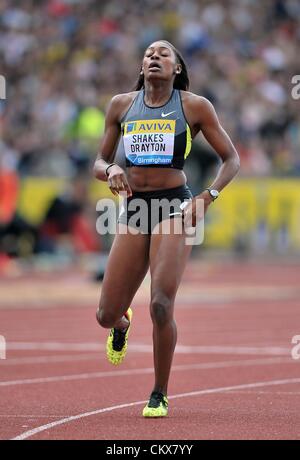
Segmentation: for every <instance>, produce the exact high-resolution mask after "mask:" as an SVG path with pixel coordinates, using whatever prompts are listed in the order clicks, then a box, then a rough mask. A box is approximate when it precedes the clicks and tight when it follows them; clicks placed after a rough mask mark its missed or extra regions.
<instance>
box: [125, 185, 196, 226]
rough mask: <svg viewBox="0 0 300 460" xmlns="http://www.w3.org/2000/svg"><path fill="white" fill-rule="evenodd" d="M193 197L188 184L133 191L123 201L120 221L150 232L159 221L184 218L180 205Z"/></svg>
mask: <svg viewBox="0 0 300 460" xmlns="http://www.w3.org/2000/svg"><path fill="white" fill-rule="evenodd" d="M192 198H193V195H192V192H191V191H190V189H189V187H188V186H187V185H186V184H184V185H180V186H179V187H175V188H169V189H160V190H153V191H148V192H133V194H132V196H131V197H128V198H125V199H124V201H123V203H122V206H121V209H120V213H119V218H118V223H122V224H126V225H128V226H129V227H133V228H135V229H137V230H139V232H140V233H146V234H150V233H152V232H153V229H154V227H155V226H156V225H157V224H158V223H159V222H161V221H163V220H165V219H172V218H174V217H181V218H182V215H183V211H182V208H181V207H180V206H181V205H182V203H184V202H185V201H190V200H191V199H192Z"/></svg>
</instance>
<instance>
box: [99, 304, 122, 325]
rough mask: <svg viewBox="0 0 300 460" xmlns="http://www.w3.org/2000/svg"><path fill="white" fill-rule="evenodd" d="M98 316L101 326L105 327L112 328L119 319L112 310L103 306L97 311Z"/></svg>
mask: <svg viewBox="0 0 300 460" xmlns="http://www.w3.org/2000/svg"><path fill="white" fill-rule="evenodd" d="M96 318H97V321H98V323H99V324H100V326H102V327H105V328H112V327H113V326H114V324H115V322H116V320H117V318H116V317H115V315H113V314H112V313H110V312H107V311H105V310H104V309H103V308H101V307H99V308H98V310H97V312H96Z"/></svg>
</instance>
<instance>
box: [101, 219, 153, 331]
mask: <svg viewBox="0 0 300 460" xmlns="http://www.w3.org/2000/svg"><path fill="white" fill-rule="evenodd" d="M125 228H126V227H125V224H118V230H121V229H123V232H124V229H125ZM149 244H150V235H146V234H141V233H138V234H132V233H130V232H126V234H125V232H124V234H123V233H122V232H121V231H118V232H117V234H116V235H115V238H114V241H113V244H112V247H111V250H110V254H109V258H108V262H107V267H106V269H105V274H104V279H103V283H102V289H101V296H100V302H99V308H98V311H97V320H98V322H99V324H100V325H101V326H102V327H105V328H113V327H115V328H116V329H124V328H126V327H127V326H128V324H129V323H128V320H127V319H126V317H125V316H123V315H124V314H125V313H126V311H127V310H128V308H129V306H130V304H131V301H132V299H133V297H134V295H135V293H136V291H137V289H138V288H139V286H140V284H141V283H142V281H143V279H144V277H145V275H146V273H147V270H148V267H149Z"/></svg>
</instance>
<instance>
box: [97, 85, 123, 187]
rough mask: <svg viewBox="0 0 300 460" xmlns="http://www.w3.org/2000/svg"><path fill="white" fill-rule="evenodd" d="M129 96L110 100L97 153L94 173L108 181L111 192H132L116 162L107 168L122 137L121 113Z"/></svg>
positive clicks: (100, 178) (120, 96) (98, 177)
mask: <svg viewBox="0 0 300 460" xmlns="http://www.w3.org/2000/svg"><path fill="white" fill-rule="evenodd" d="M127 99H128V98H126V97H125V95H123V94H119V95H117V96H114V97H113V98H112V100H111V101H110V104H109V106H108V109H107V114H106V118H105V130H104V135H103V138H102V142H101V147H100V151H99V153H98V155H97V158H96V161H95V164H94V168H93V173H94V176H95V177H96V178H97V179H99V180H102V181H107V182H108V185H109V188H110V190H111V192H112V193H113V194H114V195H117V194H118V192H120V191H127V193H128V195H131V194H132V191H131V188H130V186H129V183H128V180H127V177H126V173H125V171H124V170H123V169H122V168H121V167H120V166H118V165H117V164H114V165H113V166H111V167H110V168H109V169H108V172H107V173H108V175H106V168H107V167H108V166H109V164H110V163H111V162H112V160H113V156H114V153H115V149H116V145H117V142H118V140H119V137H120V132H121V126H120V114H121V113H122V112H123V111H124V107H126V103H127V104H128V101H127Z"/></svg>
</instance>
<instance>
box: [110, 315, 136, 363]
mask: <svg viewBox="0 0 300 460" xmlns="http://www.w3.org/2000/svg"><path fill="white" fill-rule="evenodd" d="M126 317H127V319H128V320H129V322H130V324H129V326H128V328H127V329H126V331H125V332H123V331H121V330H119V329H114V328H113V329H111V330H110V333H109V336H108V338H107V342H106V356H107V359H108V361H109V362H110V363H111V364H114V365H115V366H118V364H121V362H122V361H123V359H124V358H125V355H126V352H127V342H128V334H129V330H130V327H131V319H132V310H131V308H128V310H127V313H126Z"/></svg>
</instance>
